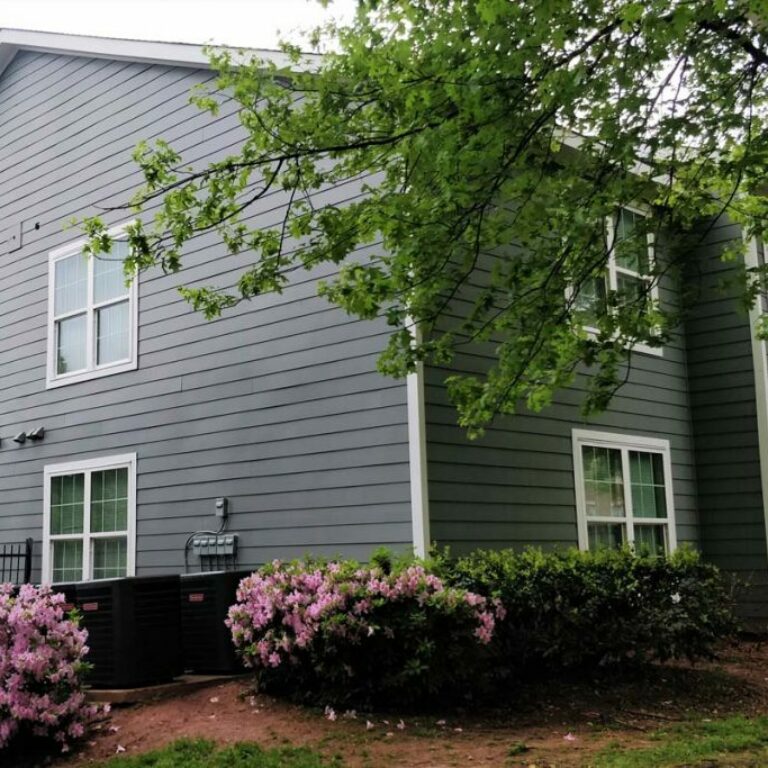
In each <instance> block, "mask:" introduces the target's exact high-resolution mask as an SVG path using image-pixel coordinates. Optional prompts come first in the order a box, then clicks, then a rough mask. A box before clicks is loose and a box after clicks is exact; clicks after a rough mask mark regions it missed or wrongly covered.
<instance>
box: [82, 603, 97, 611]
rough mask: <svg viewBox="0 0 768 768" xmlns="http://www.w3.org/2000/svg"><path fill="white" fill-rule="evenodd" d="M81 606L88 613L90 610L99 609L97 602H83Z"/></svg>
mask: <svg viewBox="0 0 768 768" xmlns="http://www.w3.org/2000/svg"><path fill="white" fill-rule="evenodd" d="M81 608H82V609H83V610H84V611H88V612H89V613H90V612H91V611H98V610H99V604H98V603H83V604H82V606H81Z"/></svg>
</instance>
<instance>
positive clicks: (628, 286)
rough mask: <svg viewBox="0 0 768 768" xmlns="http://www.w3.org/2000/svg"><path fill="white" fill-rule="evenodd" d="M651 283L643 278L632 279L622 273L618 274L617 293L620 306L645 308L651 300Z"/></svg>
mask: <svg viewBox="0 0 768 768" xmlns="http://www.w3.org/2000/svg"><path fill="white" fill-rule="evenodd" d="M649 288H650V281H648V280H644V279H643V278H642V277H630V276H629V275H624V274H622V273H621V272H617V273H616V292H617V294H618V301H619V303H620V304H636V305H638V306H641V307H642V306H643V305H645V304H646V303H647V301H648V299H649V298H650V289H649Z"/></svg>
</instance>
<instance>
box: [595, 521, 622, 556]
mask: <svg viewBox="0 0 768 768" xmlns="http://www.w3.org/2000/svg"><path fill="white" fill-rule="evenodd" d="M587 531H588V534H589V548H590V550H592V551H594V550H596V549H619V547H621V545H622V544H623V543H624V526H623V525H621V524H618V525H617V524H615V523H590V524H589V525H588V526H587Z"/></svg>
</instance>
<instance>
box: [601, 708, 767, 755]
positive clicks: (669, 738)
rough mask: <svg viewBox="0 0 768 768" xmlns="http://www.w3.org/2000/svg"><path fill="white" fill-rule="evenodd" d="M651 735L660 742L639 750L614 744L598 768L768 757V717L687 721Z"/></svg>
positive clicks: (605, 750) (603, 753) (605, 753)
mask: <svg viewBox="0 0 768 768" xmlns="http://www.w3.org/2000/svg"><path fill="white" fill-rule="evenodd" d="M651 738H652V739H653V740H654V741H658V742H659V744H658V745H654V746H649V747H642V748H639V749H637V748H635V749H626V748H624V747H621V746H620V745H618V744H611V745H610V746H609V747H607V748H606V749H604V750H603V751H602V752H600V753H599V754H598V755H597V756H596V757H595V761H594V763H593V765H594V768H648V766H653V767H654V768H673V766H695V765H698V764H699V763H700V762H701V761H717V760H718V759H719V758H722V757H728V759H729V760H728V765H733V764H734V763H733V762H732V758H733V757H734V756H736V757H738V756H741V757H745V758H754V757H757V756H762V757H763V758H768V717H758V718H755V719H749V718H746V717H741V716H736V717H728V718H725V719H723V720H714V721H712V722H697V723H686V724H684V725H679V726H675V727H674V728H667V729H664V730H660V731H658V732H656V733H655V734H654V735H653V736H652V737H651ZM708 764H712V763H711V762H710V763H708ZM714 764H715V765H717V764H718V763H717V762H715V763H714ZM757 764H759V765H764V764H765V763H764V762H760V763H757Z"/></svg>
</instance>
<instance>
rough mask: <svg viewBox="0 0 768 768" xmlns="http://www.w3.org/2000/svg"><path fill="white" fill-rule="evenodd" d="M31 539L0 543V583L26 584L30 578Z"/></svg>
mask: <svg viewBox="0 0 768 768" xmlns="http://www.w3.org/2000/svg"><path fill="white" fill-rule="evenodd" d="M32 543H33V541H32V539H27V540H26V541H25V542H23V543H21V544H0V584H3V583H8V582H10V583H11V584H28V583H29V582H30V581H31V579H32Z"/></svg>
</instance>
